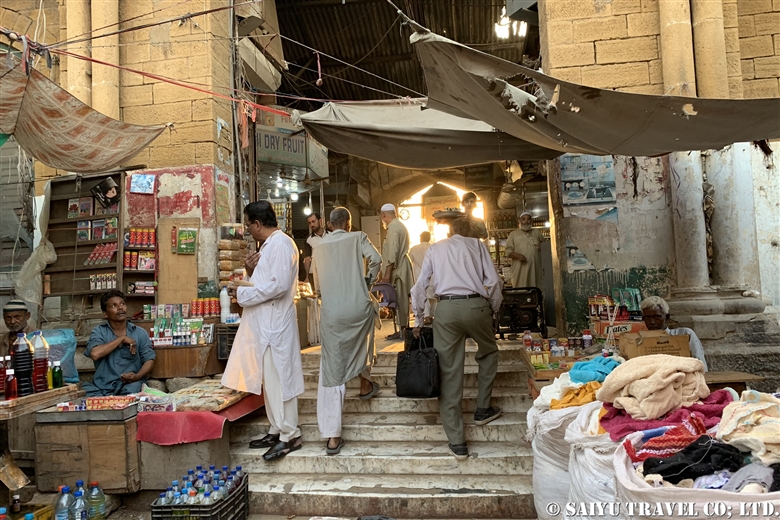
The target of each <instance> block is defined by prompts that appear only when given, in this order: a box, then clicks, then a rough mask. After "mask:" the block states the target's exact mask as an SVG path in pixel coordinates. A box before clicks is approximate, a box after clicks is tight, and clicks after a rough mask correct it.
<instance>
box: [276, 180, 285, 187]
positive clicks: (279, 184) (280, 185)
mask: <svg viewBox="0 0 780 520" xmlns="http://www.w3.org/2000/svg"><path fill="white" fill-rule="evenodd" d="M282 186H284V184H282V180H281V179H279V180H277V181H276V187H277V188H281V187H282Z"/></svg>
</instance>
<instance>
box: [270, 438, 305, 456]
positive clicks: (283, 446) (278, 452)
mask: <svg viewBox="0 0 780 520" xmlns="http://www.w3.org/2000/svg"><path fill="white" fill-rule="evenodd" d="M302 447H303V441H302V440H301V437H300V436H298V437H296V438H294V439H290V440H289V441H288V442H284V441H279V442H277V443H276V444H275V445H274V447H273V448H271V449H270V450H268V451H266V452H265V453H264V454H263V459H265V461H266V462H271V461H273V460H279V459H281V458H283V457H284V456H285V455H287V454H288V453H292V452H294V451H298V450H299V449H301V448H302Z"/></svg>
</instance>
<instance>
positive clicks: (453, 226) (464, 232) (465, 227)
mask: <svg viewBox="0 0 780 520" xmlns="http://www.w3.org/2000/svg"><path fill="white" fill-rule="evenodd" d="M470 233H471V224H470V223H469V221H468V219H466V218H464V217H460V218H456V219H455V220H453V221H452V222H450V234H451V235H460V236H463V237H468V236H469V235H470Z"/></svg>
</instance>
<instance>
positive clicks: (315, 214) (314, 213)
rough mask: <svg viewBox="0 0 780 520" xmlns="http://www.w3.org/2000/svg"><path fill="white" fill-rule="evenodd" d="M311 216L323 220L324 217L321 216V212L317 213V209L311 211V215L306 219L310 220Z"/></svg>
mask: <svg viewBox="0 0 780 520" xmlns="http://www.w3.org/2000/svg"><path fill="white" fill-rule="evenodd" d="M311 217H316V218H317V220H322V217H321V216H320V214H319V213H317V212H316V211H315V212H313V213H310V214H309V216H308V217H306V220H309V219H310V218H311Z"/></svg>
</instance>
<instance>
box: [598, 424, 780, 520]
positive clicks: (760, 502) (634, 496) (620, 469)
mask: <svg viewBox="0 0 780 520" xmlns="http://www.w3.org/2000/svg"><path fill="white" fill-rule="evenodd" d="M627 440H628V441H629V442H631V443H632V444H633V445H634V447H635V448H638V447H639V446H641V444H642V442H641V441H642V432H636V433H632V434H631V435H629V436H628V437H627ZM612 461H613V465H614V468H615V484H616V488H617V499H618V501H620V502H621V503H622V504H624V505H625V504H629V503H648V504H649V505H650V506H652V507H655V506H656V503H660V504H661V505H662V506H663V508H664V509H665V511H662V512H660V514H656V512H655V510H653V511H652V512H650V513H646V516H652V517H653V518H654V519H661V520H670V519H678V518H691V517H695V516H698V517H699V518H732V519H733V518H745V519H748V518H751V519H754V520H755V519H756V518H770V517H777V515H778V514H780V491H775V492H774V493H733V492H731V491H721V490H719V489H684V488H666V487H664V488H654V487H652V486H651V485H650V484H648V483H646V482H645V481H644V480H643V479H642V478H640V477H639V475H637V473H636V470H634V465H633V464H632V463H631V458H630V457H629V456H628V454H627V453H626V449H625V448H624V447H623V445H622V443H621V445H620V446H619V447H618V449H617V450H615V455H614V457H613V459H612ZM667 504H669V505H671V504H673V505H674V507H671V506H668V505H667ZM690 504H692V505H690ZM687 507H693V509H692V510H688V509H687ZM667 508H668V509H667ZM640 514H641V512H640V511H634V515H635V516H637V517H639V516H640ZM626 516H628V515H626Z"/></svg>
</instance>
